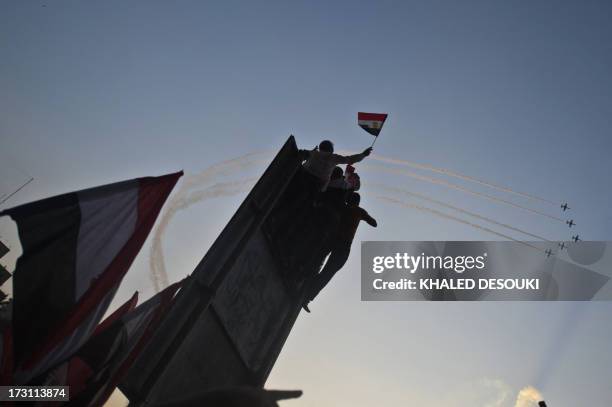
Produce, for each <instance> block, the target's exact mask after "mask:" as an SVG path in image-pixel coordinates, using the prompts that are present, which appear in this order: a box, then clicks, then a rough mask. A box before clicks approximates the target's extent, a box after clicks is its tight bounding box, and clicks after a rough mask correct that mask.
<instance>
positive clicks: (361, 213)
mask: <svg viewBox="0 0 612 407" xmlns="http://www.w3.org/2000/svg"><path fill="white" fill-rule="evenodd" d="M360 201H361V196H360V195H359V194H358V193H357V192H353V193H351V194H350V195H349V196H348V198H347V206H346V208H344V209H343V210H342V215H341V218H340V224H339V225H338V229H337V230H336V233H335V234H334V235H333V236H332V239H331V244H330V246H331V248H330V249H331V253H330V255H329V258H328V259H327V262H326V263H325V266H324V267H323V269H322V270H321V272H320V273H318V274H317V275H316V276H314V277H313V279H312V280H311V281H310V283H309V284H308V285H307V288H306V290H307V293H306V299H305V301H304V304H303V305H302V308H304V310H305V311H306V312H310V309H309V308H308V303H309V302H310V301H312V300H313V299H314V298H315V297H316V296H317V295H318V294H319V292H321V290H322V289H323V287H325V286H326V285H327V283H329V281H330V280H331V279H332V277H333V276H334V274H336V272H337V271H338V270H340V269H341V268H342V267H343V266H344V264H345V263H346V261H347V260H348V257H349V254H350V252H351V245H352V244H353V238H354V237H355V233H356V232H357V227H359V222H361V221H362V220H363V221H365V222H367V223H368V224H369V225H370V226H373V227H376V226H377V225H378V224H377V223H376V219H374V218H373V217H371V216H370V215H369V214H368V212H366V210H365V209H363V208H361V207H360V206H359V202H360Z"/></svg>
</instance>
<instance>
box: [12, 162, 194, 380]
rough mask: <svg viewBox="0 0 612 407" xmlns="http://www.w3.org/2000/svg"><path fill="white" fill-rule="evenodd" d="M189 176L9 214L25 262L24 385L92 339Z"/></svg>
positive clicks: (17, 319) (59, 199)
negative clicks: (165, 208)
mask: <svg viewBox="0 0 612 407" xmlns="http://www.w3.org/2000/svg"><path fill="white" fill-rule="evenodd" d="M182 174H183V173H182V172H178V173H174V174H169V175H164V176H160V177H145V178H137V179H133V180H129V181H124V182H118V183H115V184H109V185H105V186H101V187H97V188H91V189H86V190H82V191H78V192H72V193H68V194H64V195H59V196H56V197H52V198H47V199H43V200H41V201H37V202H32V203H29V204H25V205H22V206H18V207H16V208H12V209H8V210H6V211H4V212H2V213H0V215H9V216H11V218H13V220H15V222H16V223H17V229H18V232H19V238H20V240H21V245H22V248H23V254H22V256H21V257H20V258H19V260H18V261H17V266H16V269H15V272H14V277H13V298H14V300H13V301H14V309H13V344H14V356H15V358H14V361H15V366H16V369H17V371H16V372H15V381H16V383H27V381H28V380H29V379H31V378H33V377H35V376H37V375H38V374H40V373H42V372H44V371H46V370H48V369H49V368H50V367H51V366H53V365H55V364H57V363H59V362H61V361H63V360H66V359H67V358H68V357H70V356H71V355H72V354H74V352H75V351H76V350H77V349H79V348H80V347H81V346H82V345H83V344H84V343H85V342H86V341H87V339H88V338H89V336H90V335H91V333H92V332H93V330H94V329H95V327H96V326H97V325H98V322H99V321H100V320H101V319H102V317H103V315H104V313H105V312H106V309H107V308H108V306H109V304H110V302H111V301H112V299H113V297H114V294H115V291H116V290H117V288H118V286H119V284H120V282H121V280H122V278H123V276H124V275H125V273H126V272H127V270H128V268H129V267H130V265H131V264H132V261H133V260H134V258H135V257H136V255H137V254H138V252H139V250H140V248H141V247H142V244H143V243H144V241H145V239H146V237H147V235H148V234H149V232H150V230H151V228H152V227H153V224H154V222H155V219H156V218H157V215H158V214H159V211H160V209H161V207H162V206H163V204H164V202H165V201H166V199H167V197H168V195H169V194H170V192H171V191H172V188H173V187H174V185H175V184H176V182H177V181H178V179H179V177H180V176H181V175H182Z"/></svg>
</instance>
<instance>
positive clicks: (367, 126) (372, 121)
mask: <svg viewBox="0 0 612 407" xmlns="http://www.w3.org/2000/svg"><path fill="white" fill-rule="evenodd" d="M385 120H387V114H386V113H364V112H359V113H357V124H358V125H359V127H361V128H362V129H364V130H365V131H367V132H368V133H370V134H371V135H373V136H374V137H378V135H379V134H380V131H381V130H382V127H383V124H385Z"/></svg>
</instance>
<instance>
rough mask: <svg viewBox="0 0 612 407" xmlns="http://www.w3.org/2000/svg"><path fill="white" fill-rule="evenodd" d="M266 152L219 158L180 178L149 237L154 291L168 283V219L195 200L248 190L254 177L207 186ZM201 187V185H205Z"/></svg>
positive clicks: (246, 166) (259, 161) (258, 161)
mask: <svg viewBox="0 0 612 407" xmlns="http://www.w3.org/2000/svg"><path fill="white" fill-rule="evenodd" d="M269 154H270V152H268V151H262V152H253V153H248V154H245V155H242V156H240V157H237V158H233V159H230V160H226V161H223V162H221V163H218V164H215V165H212V166H210V167H208V168H206V169H204V170H203V171H201V172H199V173H196V174H188V175H186V176H185V177H184V179H183V180H182V182H181V183H180V185H179V188H178V189H177V190H176V192H175V193H173V194H172V195H171V196H170V199H169V200H168V203H167V204H166V209H165V210H164V212H163V214H162V216H160V219H159V223H158V226H157V227H156V229H155V231H154V233H153V237H152V245H151V252H150V256H149V264H150V266H151V280H152V282H153V287H154V288H155V291H156V292H159V291H160V290H161V289H163V288H165V287H167V286H168V275H167V273H166V268H165V263H164V256H163V250H162V244H161V243H162V236H163V235H164V233H165V231H166V229H167V228H168V225H169V224H170V221H171V220H172V218H173V217H174V215H176V213H177V212H178V211H180V210H183V209H185V208H187V207H189V206H191V205H193V204H195V203H197V202H202V201H205V200H207V199H211V198H216V197H221V196H231V195H236V194H238V193H241V192H243V191H248V189H249V188H250V187H251V186H252V184H253V183H254V181H255V178H249V179H246V180H241V181H231V182H219V183H217V184H214V185H212V186H210V184H211V183H212V182H214V180H215V179H217V178H218V177H221V176H227V175H233V174H235V173H236V172H237V171H240V170H244V169H246V168H248V167H251V166H255V165H257V164H261V163H265V162H267V160H264V159H263V158H260V159H255V160H254V158H256V157H258V156H265V155H269ZM207 185H208V187H206V188H204V189H202V188H203V187H205V186H207Z"/></svg>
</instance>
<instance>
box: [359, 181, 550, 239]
mask: <svg viewBox="0 0 612 407" xmlns="http://www.w3.org/2000/svg"><path fill="white" fill-rule="evenodd" d="M368 185H372V186H374V187H377V188H381V189H383V190H385V191H387V192H397V193H402V194H406V195H411V196H416V197H417V198H420V199H423V200H425V201H428V202H432V203H435V204H438V205H440V206H444V207H445V208H449V209H452V210H454V211H457V212H461V213H464V214H466V215H469V216H472V217H474V218H477V219H480V220H484V221H485V222H489V223H493V224H494V225H497V226H501V227H504V228H506V229H510V230H513V231H515V232H519V233H522V234H524V235H526V236H530V237H533V238H535V239H538V240H544V241H546V242H551V241H550V240H548V239H546V238H545V237H542V236H538V235H536V234H533V233H530V232H527V231H526V230H523V229H519V228H517V227H514V226H511V225H508V224H506V223H501V222H498V221H496V220H495V219H491V218H488V217H486V216H482V215H479V214H477V213H474V212H471V211H468V210H466V209H463V208H459V207H457V206H454V205H451V204H449V203H446V202H443V201H439V200H437V199H434V198H430V197H428V196H426V195H422V194H419V193H416V192H411V191H408V190H405V189H401V188H395V187H391V186H388V185H384V184H379V183H375V182H374V183H368Z"/></svg>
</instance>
